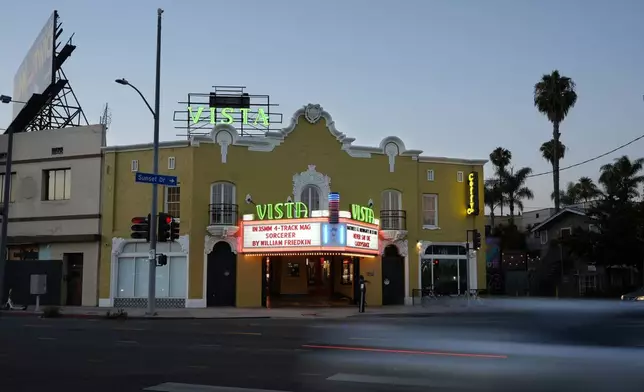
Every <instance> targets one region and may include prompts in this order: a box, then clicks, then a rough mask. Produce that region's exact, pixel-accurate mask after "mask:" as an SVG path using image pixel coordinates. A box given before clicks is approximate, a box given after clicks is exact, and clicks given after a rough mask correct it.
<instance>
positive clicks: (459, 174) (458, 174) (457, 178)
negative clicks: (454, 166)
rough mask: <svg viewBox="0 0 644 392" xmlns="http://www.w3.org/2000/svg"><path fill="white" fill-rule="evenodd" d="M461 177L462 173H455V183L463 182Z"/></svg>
mask: <svg viewBox="0 0 644 392" xmlns="http://www.w3.org/2000/svg"><path fill="white" fill-rule="evenodd" d="M463 177H464V175H463V172H462V171H459V172H456V181H457V182H463Z"/></svg>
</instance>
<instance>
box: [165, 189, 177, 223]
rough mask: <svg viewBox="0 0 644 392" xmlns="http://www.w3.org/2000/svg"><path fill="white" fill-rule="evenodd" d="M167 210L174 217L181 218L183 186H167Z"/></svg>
mask: <svg viewBox="0 0 644 392" xmlns="http://www.w3.org/2000/svg"><path fill="white" fill-rule="evenodd" d="M165 212H166V213H167V214H170V216H172V217H173V218H179V219H181V216H180V213H181V188H180V187H178V186H173V187H166V188H165Z"/></svg>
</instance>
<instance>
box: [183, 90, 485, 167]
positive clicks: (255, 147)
mask: <svg viewBox="0 0 644 392" xmlns="http://www.w3.org/2000/svg"><path fill="white" fill-rule="evenodd" d="M302 118H303V119H304V120H305V121H307V122H309V123H311V124H317V123H318V122H319V121H320V120H321V119H324V120H325V122H326V128H327V129H328V131H329V132H330V133H331V135H333V137H334V138H335V139H336V140H337V141H338V142H339V143H340V149H341V150H342V151H345V152H346V153H347V154H349V155H350V156H351V157H354V158H371V156H372V155H374V154H376V155H386V156H387V157H388V162H389V171H390V172H394V171H395V169H396V157H398V156H407V157H411V158H412V159H414V160H419V161H422V162H427V161H431V162H446V163H455V164H464V165H481V164H485V163H486V162H487V161H486V160H481V159H478V160H470V159H451V158H443V157H422V156H420V154H422V151H420V150H408V149H407V148H406V147H405V144H404V143H403V142H402V140H400V138H398V137H396V136H388V137H385V138H384V139H382V141H381V142H380V144H379V145H378V147H367V146H357V145H354V144H353V142H354V141H355V139H354V138H351V137H347V135H345V134H344V133H342V132H340V131H339V130H338V129H337V128H336V125H335V122H334V121H333V118H332V117H331V115H330V114H329V113H328V112H327V111H325V110H324V108H322V106H321V105H319V104H312V103H310V104H308V105H305V106H303V107H302V108H300V109H298V110H297V111H296V112H295V113H294V114H293V116H292V117H291V121H290V123H289V125H288V126H286V127H284V128H283V129H281V130H279V131H270V132H266V133H265V134H264V137H257V136H239V134H238V133H237V131H236V130H235V129H234V127H232V126H231V125H229V124H215V126H214V128H213V130H212V132H211V133H210V137H207V136H195V137H193V138H192V139H191V141H190V142H191V145H192V146H195V147H196V146H198V145H199V142H200V141H201V142H211V143H216V144H219V146H220V152H221V161H222V163H226V157H227V154H228V147H229V146H231V145H235V146H244V147H247V148H248V150H250V151H264V152H270V151H273V150H274V149H275V147H277V146H279V145H280V144H282V143H283V142H284V140H285V139H286V138H287V137H288V136H289V135H290V134H291V132H293V131H294V130H295V128H296V127H297V125H298V123H299V121H300V120H301V119H302Z"/></svg>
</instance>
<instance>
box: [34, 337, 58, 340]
mask: <svg viewBox="0 0 644 392" xmlns="http://www.w3.org/2000/svg"><path fill="white" fill-rule="evenodd" d="M38 340H56V338H46V337H41V338H38Z"/></svg>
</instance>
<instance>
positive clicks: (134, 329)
mask: <svg viewBox="0 0 644 392" xmlns="http://www.w3.org/2000/svg"><path fill="white" fill-rule="evenodd" d="M113 330H115V331H147V329H145V328H122V327H121V328H113Z"/></svg>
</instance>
